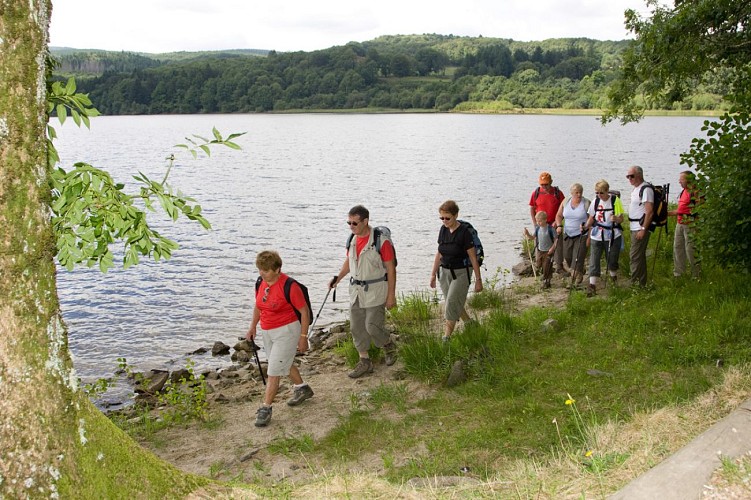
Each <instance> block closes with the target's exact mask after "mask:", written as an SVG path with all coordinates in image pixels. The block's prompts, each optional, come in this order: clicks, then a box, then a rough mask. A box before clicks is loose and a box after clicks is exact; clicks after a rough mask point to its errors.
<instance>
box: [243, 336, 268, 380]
mask: <svg viewBox="0 0 751 500" xmlns="http://www.w3.org/2000/svg"><path fill="white" fill-rule="evenodd" d="M237 338H238V339H240V340H247V339H246V338H245V337H237ZM248 343H249V344H250V348H251V349H253V354H255V356H256V364H257V365H258V373H260V374H261V380H263V385H266V378H265V377H264V376H263V370H262V369H261V360H260V358H259V357H258V351H260V350H261V348H260V347H258V344H256V341H255V340H253V339H251V340H248Z"/></svg>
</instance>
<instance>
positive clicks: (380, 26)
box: [50, 0, 646, 53]
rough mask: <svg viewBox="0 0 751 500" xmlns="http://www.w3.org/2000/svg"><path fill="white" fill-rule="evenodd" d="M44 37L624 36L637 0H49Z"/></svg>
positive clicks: (250, 40)
mask: <svg viewBox="0 0 751 500" xmlns="http://www.w3.org/2000/svg"><path fill="white" fill-rule="evenodd" d="M52 3H53V11H52V23H51V26H50V45H52V46H53V47H72V48H77V49H103V50H115V51H121V50H124V51H132V52H147V53H162V52H177V51H198V50H222V49H267V50H277V51H280V52H281V51H283V52H288V51H298V50H302V51H312V50H319V49H326V48H329V47H332V46H335V45H344V44H346V43H348V42H351V41H355V42H364V41H367V40H372V39H374V38H376V37H378V36H381V35H411V34H422V33H437V34H441V35H451V34H453V35H457V36H473V37H474V36H480V35H482V36H485V37H493V38H511V39H514V40H518V41H533V40H544V39H546V38H563V37H586V38H593V39H596V40H622V39H624V38H631V36H630V35H629V34H628V33H627V31H626V29H625V27H624V25H623V21H624V16H623V12H624V11H625V10H626V9H629V8H631V9H634V10H636V11H639V12H645V11H646V7H645V0H453V1H450V2H449V1H447V0H378V1H373V2H362V1H358V0H318V1H312V0H266V1H263V2H261V1H258V0H130V1H127V2H113V1H112V0H52Z"/></svg>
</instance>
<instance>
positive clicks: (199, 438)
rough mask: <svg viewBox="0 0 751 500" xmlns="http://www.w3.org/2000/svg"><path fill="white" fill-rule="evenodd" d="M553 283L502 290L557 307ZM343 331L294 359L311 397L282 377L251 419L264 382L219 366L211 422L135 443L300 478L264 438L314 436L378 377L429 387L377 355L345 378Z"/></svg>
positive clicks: (415, 391)
mask: <svg viewBox="0 0 751 500" xmlns="http://www.w3.org/2000/svg"><path fill="white" fill-rule="evenodd" d="M553 285H554V286H553V288H552V289H550V290H546V291H544V292H541V291H540V288H539V285H538V284H537V283H536V282H535V281H534V280H533V279H532V278H523V279H522V280H520V281H519V282H518V283H517V284H516V285H515V286H514V287H513V291H512V292H510V293H511V294H512V295H511V297H512V300H513V304H514V309H516V310H522V309H526V308H528V307H532V306H547V307H553V308H557V307H560V306H562V305H563V304H565V302H566V300H567V299H568V295H569V291H568V290H567V289H565V288H564V287H563V283H562V281H561V280H560V279H556V280H555V281H554V283H553ZM346 335H347V334H346V333H343V332H342V333H336V334H331V335H329V336H328V337H326V338H325V341H324V342H322V343H321V344H320V345H316V346H314V348H313V349H312V351H311V352H310V353H309V354H308V355H306V356H303V357H299V358H297V360H296V362H297V363H299V367H300V372H301V374H302V375H303V378H304V379H305V381H306V382H308V383H309V384H310V386H311V387H312V388H313V390H314V391H315V396H314V397H313V398H311V399H309V400H308V401H305V402H304V403H303V404H302V405H300V406H297V407H294V408H293V407H289V406H287V405H286V400H287V399H289V397H290V396H291V394H292V392H291V386H290V382H289V380H283V381H282V386H281V387H280V391H279V394H278V395H277V397H276V401H275V404H274V410H273V411H274V413H273V417H272V420H271V423H270V424H269V426H268V427H265V428H256V427H255V426H254V422H255V412H256V410H257V409H258V407H259V405H260V402H261V399H262V394H263V389H264V387H263V385H262V383H261V382H260V379H259V378H258V374H257V369H255V367H254V365H253V364H252V363H251V364H250V365H245V366H242V367H237V366H236V367H233V368H232V369H229V370H225V372H224V373H222V374H221V376H220V378H219V379H218V380H209V381H208V384H209V385H210V386H211V393H210V394H209V396H208V400H209V411H210V413H211V415H212V416H213V417H214V418H215V419H218V420H219V422H220V423H219V424H218V425H216V426H205V425H198V424H190V425H189V426H187V427H172V428H170V429H167V430H164V431H160V432H159V433H157V435H156V439H152V440H150V441H148V442H144V443H142V444H143V446H145V447H147V448H149V449H151V450H152V451H153V452H154V453H155V454H156V455H158V456H160V457H161V458H163V459H164V460H166V461H168V462H170V463H172V464H174V465H175V466H176V467H178V468H179V469H181V470H184V471H186V472H191V473H194V474H200V475H204V476H210V477H215V478H219V479H225V480H227V479H232V478H237V479H241V480H244V481H249V480H252V479H253V478H257V479H260V478H265V479H267V480H269V479H270V480H272V481H274V480H279V479H282V478H286V479H288V480H292V481H298V480H304V479H305V478H306V477H307V476H308V475H309V474H310V467H308V465H309V464H306V463H304V462H303V461H302V459H301V458H299V457H295V456H294V453H290V454H289V456H290V458H287V457H285V456H284V455H283V454H279V453H274V454H272V453H270V452H269V451H268V450H267V447H268V445H269V444H271V443H272V442H277V443H283V442H284V441H283V440H285V439H303V438H304V437H305V436H310V437H311V438H312V439H313V440H318V439H321V438H322V437H324V436H325V435H326V434H327V433H329V432H330V431H331V430H332V429H334V428H335V427H336V426H337V425H338V424H339V422H340V420H341V419H342V418H343V417H345V416H346V415H348V414H349V412H350V411H351V410H352V409H353V399H354V400H357V399H360V400H367V396H368V393H370V391H372V390H374V389H375V388H377V387H379V386H381V385H384V384H386V385H389V384H394V383H401V384H407V386H408V394H409V398H410V401H409V404H410V407H414V403H415V402H416V401H418V400H420V399H421V398H426V397H429V396H430V395H431V394H433V392H434V391H435V388H432V387H429V386H426V385H425V384H421V383H419V382H417V381H414V380H411V379H409V378H408V377H407V376H406V373H405V371H404V369H403V367H402V365H401V362H400V361H397V363H396V364H395V365H394V366H391V367H387V366H386V365H385V364H383V361H382V360H381V361H379V362H378V363H376V365H375V370H374V372H373V373H372V374H370V375H366V376H364V377H361V378H359V379H354V380H353V379H350V378H349V377H348V376H347V373H348V372H349V370H350V368H349V367H348V366H347V365H346V363H345V361H344V359H343V358H342V357H341V356H339V355H338V354H336V353H335V352H334V351H333V346H334V345H335V344H336V342H337V340H338V339H340V338H342V337H344V336H346ZM439 335H440V325H437V326H436V336H439ZM396 338H397V341H398V337H396ZM209 427H211V428H209ZM380 462H381V460H380V458H379V457H378V456H373V457H370V458H368V457H365V458H362V459H361V460H360V461H359V462H358V463H356V464H352V466H351V467H352V468H353V469H360V470H364V469H367V470H369V471H371V472H374V473H376V474H377V473H378V470H379V469H380V468H381V463H380Z"/></svg>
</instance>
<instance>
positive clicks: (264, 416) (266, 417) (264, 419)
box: [256, 406, 271, 427]
mask: <svg viewBox="0 0 751 500" xmlns="http://www.w3.org/2000/svg"><path fill="white" fill-rule="evenodd" d="M269 422H271V407H270V406H261V407H260V408H258V411H257V412H256V427H266V426H267V425H269Z"/></svg>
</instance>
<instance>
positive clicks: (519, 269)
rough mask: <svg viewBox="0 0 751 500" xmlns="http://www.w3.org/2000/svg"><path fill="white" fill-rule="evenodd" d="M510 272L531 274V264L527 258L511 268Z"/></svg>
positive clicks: (520, 274) (517, 274) (524, 274)
mask: <svg viewBox="0 0 751 500" xmlns="http://www.w3.org/2000/svg"><path fill="white" fill-rule="evenodd" d="M511 272H512V273H514V274H515V275H516V276H532V275H533V274H534V273H533V272H532V264H530V262H529V261H528V260H523V261H521V262H519V263H518V264H516V265H514V267H512V268H511Z"/></svg>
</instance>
